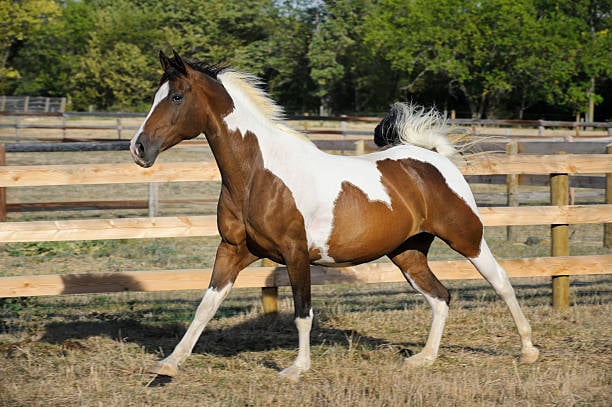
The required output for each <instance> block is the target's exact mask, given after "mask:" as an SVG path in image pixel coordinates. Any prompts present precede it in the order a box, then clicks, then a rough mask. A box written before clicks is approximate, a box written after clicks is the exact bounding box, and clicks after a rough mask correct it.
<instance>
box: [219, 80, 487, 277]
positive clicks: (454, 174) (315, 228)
mask: <svg viewBox="0 0 612 407" xmlns="http://www.w3.org/2000/svg"><path fill="white" fill-rule="evenodd" d="M249 78H252V77H248V76H247V77H246V80H245V76H244V75H242V76H240V75H238V74H237V73H236V72H234V71H228V72H224V73H222V74H220V75H219V76H218V79H219V80H220V81H221V83H222V84H223V86H224V87H225V89H226V91H227V92H228V93H229V95H230V96H231V98H232V100H233V102H234V110H233V111H232V112H231V113H230V114H229V115H227V116H226V117H225V118H224V121H225V123H226V125H227V127H228V129H229V130H231V131H234V130H239V131H240V133H241V134H242V135H243V137H244V136H245V135H246V133H247V132H249V131H250V132H251V133H253V134H254V135H255V136H256V137H257V140H258V143H259V147H260V149H261V152H262V156H263V163H264V167H265V168H267V169H268V170H270V171H271V172H272V173H273V174H274V175H276V176H277V177H279V178H280V179H281V180H282V181H283V182H284V183H285V185H286V186H287V188H289V190H290V191H291V193H292V194H293V198H294V200H295V204H296V206H297V209H298V210H299V211H300V213H301V214H302V217H303V218H304V225H305V228H306V237H307V240H308V248H309V250H313V249H317V250H318V251H319V253H320V255H321V258H320V259H319V260H318V261H317V263H318V264H323V265H336V262H335V260H334V259H333V258H332V257H330V256H329V239H330V236H331V233H332V229H333V223H334V222H333V220H334V219H333V218H334V215H333V210H334V205H335V202H336V200H337V199H338V196H339V194H340V192H341V190H342V184H343V183H344V182H348V183H350V184H351V185H353V186H355V187H356V188H358V189H359V190H361V191H363V193H364V194H365V195H366V196H367V197H368V199H369V200H370V201H379V202H383V203H385V204H386V205H387V206H388V207H389V208H391V197H390V196H389V193H388V192H387V190H386V188H385V186H384V185H383V184H382V180H381V177H382V174H381V172H380V170H379V169H378V167H377V162H378V161H380V160H383V159H388V158H390V159H393V160H397V159H403V158H412V159H416V160H419V161H424V162H428V163H431V164H433V165H434V166H435V167H436V168H438V170H439V171H440V172H441V173H442V174H443V175H444V177H445V178H446V180H447V183H448V184H449V186H450V187H451V189H453V190H454V191H455V192H457V193H458V194H459V196H461V197H463V198H464V199H465V200H466V201H467V202H468V204H469V205H470V207H471V208H472V209H474V211H475V212H476V213H477V211H476V210H475V208H476V204H475V202H474V199H473V197H472V194H471V192H470V189H469V187H468V186H467V183H466V182H465V180H464V178H463V176H462V175H461V173H460V172H459V170H458V169H457V168H456V167H455V166H454V165H453V164H452V163H451V162H450V161H449V160H448V159H447V158H445V157H443V156H441V155H440V154H437V153H435V152H432V151H429V150H425V149H423V148H420V147H416V146H412V145H401V146H397V147H394V148H391V149H388V150H386V151H381V152H376V153H373V154H366V155H362V156H338V155H332V154H327V153H325V152H323V151H321V150H319V149H318V148H317V147H316V146H315V145H314V144H313V143H312V142H311V141H310V140H308V139H307V138H305V137H304V136H303V135H302V134H301V133H298V132H296V131H294V130H291V129H288V128H287V127H286V126H285V125H284V124H282V122H281V121H280V120H279V119H280V118H281V116H280V113H279V111H280V108H278V107H277V106H276V105H275V104H274V102H273V101H271V100H270V99H269V98H268V97H267V96H266V95H265V93H263V91H260V90H257V91H253V85H254V83H253V82H252V81H250V80H249ZM254 95H255V97H254Z"/></svg>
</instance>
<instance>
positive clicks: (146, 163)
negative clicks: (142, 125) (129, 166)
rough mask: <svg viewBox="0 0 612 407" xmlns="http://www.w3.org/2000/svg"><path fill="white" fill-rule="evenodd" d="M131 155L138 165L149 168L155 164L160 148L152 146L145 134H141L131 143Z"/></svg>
mask: <svg viewBox="0 0 612 407" xmlns="http://www.w3.org/2000/svg"><path fill="white" fill-rule="evenodd" d="M130 153H131V154H132V158H133V159H134V162H135V163H136V164H138V165H140V166H141V167H144V168H149V167H150V166H152V165H153V164H154V163H155V159H156V158H157V155H158V154H159V148H157V147H155V146H152V145H151V143H149V142H148V137H147V136H146V135H145V134H144V133H140V134H139V135H138V136H136V137H134V138H133V139H132V141H131V142H130Z"/></svg>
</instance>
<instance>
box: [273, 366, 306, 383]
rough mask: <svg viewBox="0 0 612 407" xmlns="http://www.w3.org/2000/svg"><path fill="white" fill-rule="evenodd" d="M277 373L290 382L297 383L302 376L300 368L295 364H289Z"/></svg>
mask: <svg viewBox="0 0 612 407" xmlns="http://www.w3.org/2000/svg"><path fill="white" fill-rule="evenodd" d="M278 375H279V376H280V377H283V378H285V379H287V380H289V381H290V382H293V383H298V382H299V381H300V379H301V378H302V369H300V368H298V367H296V366H289V367H288V368H287V369H284V370H282V371H281V372H280V373H279V374H278Z"/></svg>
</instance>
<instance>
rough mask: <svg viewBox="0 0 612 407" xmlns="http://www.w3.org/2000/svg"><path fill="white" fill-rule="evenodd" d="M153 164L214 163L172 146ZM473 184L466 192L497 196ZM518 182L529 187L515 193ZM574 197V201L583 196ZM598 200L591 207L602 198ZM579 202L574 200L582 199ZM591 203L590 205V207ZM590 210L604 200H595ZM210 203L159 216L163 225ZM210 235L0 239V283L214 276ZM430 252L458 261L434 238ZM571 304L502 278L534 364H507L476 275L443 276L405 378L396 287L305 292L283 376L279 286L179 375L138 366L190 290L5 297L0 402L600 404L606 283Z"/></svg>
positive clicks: (20, 216)
mask: <svg viewBox="0 0 612 407" xmlns="http://www.w3.org/2000/svg"><path fill="white" fill-rule="evenodd" d="M160 158H161V160H164V161H173V160H181V161H189V160H192V161H196V160H203V159H210V156H209V155H208V153H207V152H205V151H200V150H197V149H196V150H181V149H177V150H171V151H169V152H167V153H164V154H163V155H162V156H161V157H160ZM128 160H129V156H128V153H126V152H123V153H90V154H82V153H79V154H66V153H49V154H34V155H33V154H10V155H8V157H7V164H9V165H11V164H15V165H27V164H60V163H91V162H126V161H128ZM218 188H219V186H218V183H208V184H198V185H195V184H189V183H184V184H180V185H175V184H164V185H161V189H160V195H161V199H164V197H166V198H168V197H173V198H176V197H185V198H192V199H202V198H204V199H209V198H214V197H216V195H217V194H218ZM503 188H504V187H503V186H497V187H495V186H494V187H492V186H485V187H483V186H476V187H475V189H476V192H479V193H489V192H500V191H501V192H503ZM521 188H528V187H521ZM146 191H147V190H146V186H145V185H116V186H112V187H109V186H78V187H36V188H19V189H11V188H9V190H8V193H7V195H8V200H9V202H45V201H58V200H63V201H67V200H89V199H108V198H109V197H110V198H113V199H119V197H122V198H124V199H146ZM578 192H579V191H578ZM601 195H602V196H601V197H598V198H596V199H599V200H601V199H602V197H603V194H601ZM577 196H579V194H577ZM589 202H593V201H589ZM598 202H599V201H598ZM178 213H193V214H202V213H214V206H205V207H202V206H186V207H176V206H166V207H163V206H162V215H171V214H178ZM85 216H87V217H113V216H146V211H142V210H140V211H134V210H129V211H128V210H122V211H87V212H55V213H47V212H36V213H11V214H9V221H21V220H36V219H68V218H83V217H85ZM602 229H603V227H602V225H576V226H572V228H571V237H570V246H571V247H570V251H571V254H573V255H579V254H603V253H609V249H606V248H604V247H602V234H603V230H602ZM517 230H518V233H517V239H516V240H515V241H512V242H509V241H507V240H506V239H505V228H503V227H496V228H487V230H486V235H487V239H488V241H489V243H490V245H491V247H492V250H493V252H494V253H495V254H496V255H497V256H499V257H534V256H547V255H549V254H550V247H549V246H550V241H549V237H548V236H549V227H548V226H530V227H521V228H518V229H517ZM217 244H218V238H185V239H143V240H110V241H80V242H36V243H16V244H4V245H0V265H1V267H0V275H23V274H55V273H78V272H96V271H124V270H153V269H167V268H191V267H210V266H211V265H212V264H211V263H212V253H213V252H214V249H215V247H216V245H217ZM431 257H432V258H434V259H449V258H455V257H456V255H455V254H454V253H452V252H451V251H450V250H448V249H447V248H446V247H445V246H444V245H443V244H442V243H440V242H436V243H435V244H434V246H433V248H432V256H431ZM571 281H572V286H571V303H572V307H571V309H570V310H569V311H566V312H555V311H553V310H552V309H551V307H550V281H549V280H548V279H544V278H534V279H519V280H515V281H513V283H514V284H515V287H516V290H517V294H518V296H519V299H520V301H521V303H522V304H524V311H525V313H526V315H527V317H528V318H529V319H530V321H531V323H532V327H533V331H534V341H535V344H536V345H537V346H538V347H540V349H541V358H540V360H539V361H538V362H536V363H535V364H533V365H520V364H518V363H517V356H518V354H519V340H518V336H517V335H516V333H515V330H514V326H513V323H512V320H511V318H510V315H509V313H508V312H507V310H506V308H505V306H504V305H503V304H502V303H501V302H500V301H499V300H497V298H496V296H495V295H494V293H493V291H492V290H491V289H490V288H488V286H486V285H484V283H483V282H482V281H463V282H459V281H456V282H447V283H446V284H447V285H448V286H449V288H450V289H451V294H452V296H453V300H452V303H451V311H450V317H449V320H448V324H447V328H446V331H445V335H444V336H443V340H442V347H441V355H440V359H439V360H438V362H437V363H436V364H435V365H434V366H433V367H430V368H423V369H416V370H411V371H410V370H403V369H402V368H401V366H400V363H401V360H402V358H403V357H405V356H407V355H409V354H411V353H415V352H418V351H419V350H420V348H421V347H422V346H423V344H424V342H425V340H426V336H427V332H428V329H429V323H430V310H429V307H428V306H427V305H426V303H425V302H424V301H423V299H422V297H420V296H419V295H417V294H416V293H415V292H414V291H413V290H411V289H410V288H409V286H408V285H407V284H380V285H361V286H319V287H314V289H313V301H314V304H313V305H314V309H315V313H316V322H315V327H314V329H313V333H312V343H313V348H312V358H313V366H312V370H311V371H310V372H308V373H307V374H306V375H305V377H304V379H303V381H302V382H301V383H298V384H292V383H288V382H286V381H284V380H282V379H281V378H280V377H278V374H277V373H278V371H279V370H280V369H282V368H284V367H287V366H288V365H289V364H290V363H291V362H292V360H293V358H294V357H295V353H296V348H297V332H296V329H295V327H294V324H293V321H292V302H291V299H290V293H289V291H288V289H287V288H281V289H280V295H281V303H280V311H281V312H280V314H279V315H278V317H276V318H273V317H270V316H262V314H261V305H260V291H259V290H257V289H241V290H235V291H234V292H232V293H231V295H230V297H229V298H228V299H227V300H226V301H225V302H224V303H223V304H222V306H221V309H220V310H219V312H218V314H217V316H216V318H215V319H213V321H212V322H211V324H210V325H209V327H208V329H207V331H205V333H204V335H203V336H202V338H201V339H200V341H199V343H198V345H197V346H196V349H195V352H194V355H192V357H191V358H190V359H188V360H187V362H186V363H185V364H184V366H182V368H181V371H180V373H179V376H178V377H176V378H175V379H174V380H172V381H169V380H160V379H155V378H154V377H153V376H151V375H149V374H148V373H146V370H147V369H148V368H149V367H150V366H151V365H152V364H153V363H154V362H155V361H156V360H158V359H159V358H160V357H162V356H164V355H167V354H168V353H169V352H171V351H172V349H173V347H174V345H176V343H177V342H178V340H179V339H180V337H181V336H182V334H183V332H184V330H185V329H186V325H187V324H188V323H189V322H190V320H191V317H192V315H193V312H194V311H195V308H196V306H197V304H198V303H199V300H200V296H201V292H194V291H184V292H164V293H120V294H112V295H110V294H109V295H71V296H61V297H45V298H19V299H5V300H0V306H1V310H0V406H5V405H6V406H39V405H40V406H43V405H44V406H94V405H99V406H166V405H167V406H294V405H299V406H345V405H348V406H403V405H414V406H421V405H422V406H436V405H450V406H496V405H520V406H574V405H577V406H609V405H611V404H612V400H611V397H610V394H612V377H611V376H612V375H611V369H610V366H611V365H612V337H611V336H612V334H611V332H612V329H611V328H612V277H611V276H597V277H590V276H586V277H576V278H572V280H571Z"/></svg>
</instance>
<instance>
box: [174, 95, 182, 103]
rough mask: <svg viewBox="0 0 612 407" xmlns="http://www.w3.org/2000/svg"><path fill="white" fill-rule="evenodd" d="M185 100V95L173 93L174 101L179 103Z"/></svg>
mask: <svg viewBox="0 0 612 407" xmlns="http://www.w3.org/2000/svg"><path fill="white" fill-rule="evenodd" d="M182 101H183V95H173V96H172V103H174V104H176V105H178V104H180V103H181V102H182Z"/></svg>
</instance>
